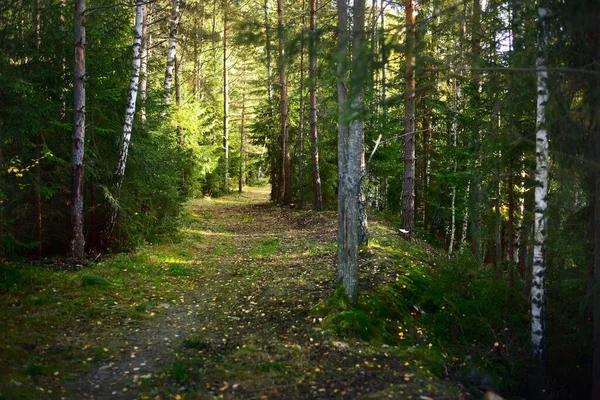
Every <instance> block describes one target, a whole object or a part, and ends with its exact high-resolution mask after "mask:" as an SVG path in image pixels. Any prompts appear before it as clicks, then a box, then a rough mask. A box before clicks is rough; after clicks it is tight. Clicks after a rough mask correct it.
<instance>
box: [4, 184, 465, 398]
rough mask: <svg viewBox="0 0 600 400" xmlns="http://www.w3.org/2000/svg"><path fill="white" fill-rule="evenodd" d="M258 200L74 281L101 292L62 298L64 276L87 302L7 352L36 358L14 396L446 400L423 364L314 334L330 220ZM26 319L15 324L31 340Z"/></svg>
mask: <svg viewBox="0 0 600 400" xmlns="http://www.w3.org/2000/svg"><path fill="white" fill-rule="evenodd" d="M267 200H268V188H248V189H246V192H244V194H242V195H237V194H232V195H229V196H225V197H222V198H219V199H201V200H194V201H192V202H190V205H189V211H190V212H189V215H188V217H187V221H186V223H185V225H184V226H183V227H182V229H181V232H180V234H179V237H178V238H177V240H175V241H173V242H171V243H163V244H148V245H146V246H143V247H142V248H140V249H139V250H138V251H137V252H136V254H133V255H120V256H116V257H114V258H113V259H110V260H107V261H105V262H103V263H100V264H98V265H97V266H93V267H91V268H90V269H89V270H83V271H82V272H79V273H78V278H77V279H83V276H82V274H84V273H85V274H92V273H93V274H96V275H98V276H101V277H104V278H105V279H107V280H108V281H110V282H111V285H110V286H107V287H102V286H99V287H96V286H93V285H92V286H88V285H85V286H83V287H80V288H79V289H78V290H80V291H85V292H78V293H77V294H67V293H66V292H67V291H69V290H73V289H72V286H79V285H73V283H74V282H77V281H74V279H75V278H74V277H73V276H72V274H73V272H68V273H67V274H71V275H66V276H70V278H68V279H66V281H69V279H70V280H71V281H70V282H71V285H69V284H68V282H67V283H66V284H65V287H64V288H62V289H61V288H58V289H53V291H54V293H55V294H56V293H61V292H62V295H61V297H60V298H59V300H61V302H63V301H69V300H66V299H68V298H76V297H77V298H83V299H84V300H82V301H83V302H84V303H85V298H86V296H88V297H87V300H88V302H87V303H86V304H83V305H82V307H84V308H81V309H78V308H74V309H71V311H69V313H68V315H67V316H66V317H65V318H63V319H59V318H57V317H56V313H55V312H53V314H54V315H55V316H54V319H51V318H50V319H48V317H46V318H43V319H44V320H45V321H46V323H47V324H48V325H50V326H51V327H52V328H54V329H52V330H50V329H49V330H48V332H45V333H41V332H31V334H32V335H34V336H35V337H36V339H35V342H34V341H33V340H34V339H30V340H28V339H26V335H25V336H19V337H16V336H15V337H14V338H13V339H12V340H14V341H16V342H19V341H20V343H18V344H17V345H16V346H13V348H17V349H19V348H20V349H21V350H22V349H23V348H24V345H23V343H25V344H28V346H29V350H31V347H33V348H35V350H36V354H37V355H36V357H37V358H35V363H34V364H32V365H39V366H41V367H40V371H43V372H42V373H39V374H37V375H36V376H35V377H34V378H33V379H31V377H29V378H28V379H31V382H27V383H25V384H24V383H23V382H22V381H17V380H16V379H12V380H11V381H10V385H13V386H16V387H13V388H12V389H13V390H14V392H12V393H15V396H16V397H18V396H19V395H20V393H27V394H29V393H31V392H28V391H27V389H28V387H29V386H30V387H29V389H31V390H34V391H33V393H38V394H39V393H40V392H41V393H42V394H41V395H40V398H94V399H108V398H142V399H154V398H164V399H166V398H176V399H180V398H201V399H204V398H207V399H208V398H244V399H246V398H250V399H263V398H265V399H267V398H268V399H275V398H277V399H296V398H297V399H304V398H357V397H358V398H374V399H379V398H398V399H405V398H415V399H429V398H431V399H443V398H455V397H454V395H455V394H456V393H457V391H456V389H455V386H454V385H453V384H452V383H451V382H449V381H441V380H439V379H437V378H434V377H432V376H431V375H430V374H424V373H422V372H424V371H420V370H419V368H423V367H422V366H421V367H419V361H418V358H417V359H416V360H410V361H411V365H410V366H408V365H409V362H408V361H409V359H407V357H406V355H402V354H401V353H400V352H395V351H394V349H393V348H390V347H389V346H383V347H373V346H370V345H369V344H367V343H365V342H361V341H359V340H352V339H344V340H342V339H339V338H336V337H335V336H334V335H333V334H332V333H330V332H328V331H326V330H325V329H323V328H322V327H321V323H320V319H319V318H318V316H315V315H316V314H315V312H314V309H315V308H316V307H324V305H323V302H324V300H325V299H326V298H327V297H328V296H331V295H332V293H333V291H334V289H335V283H334V278H335V256H336V222H337V220H336V217H335V212H322V213H313V212H311V211H303V210H289V209H282V208H277V207H275V206H273V205H271V204H269V203H268V202H267ZM374 272H378V273H379V274H382V273H383V271H374ZM363 276H364V275H363ZM373 276H375V275H373ZM378 279H380V278H378ZM63 280H65V279H63ZM82 282H83V280H82ZM363 282H367V284H368V279H367V278H366V277H365V278H364V279H363ZM52 285H55V284H54V283H53V284H52ZM56 285H59V283H56ZM58 304H61V303H60V302H59V303H58ZM94 307H95V308H94ZM90 308H92V309H93V310H92V311H93V312H92V311H90ZM33 310H34V309H32V311H31V312H33ZM36 310H37V311H36V312H37V313H38V315H39V313H41V312H44V311H43V310H44V308H43V307H42V308H37V309H36ZM94 310H95V311H94ZM25 314H27V313H25ZM11 318H14V320H15V321H18V320H19V316H18V315H16V314H15V315H13V316H12V317H11ZM23 318H27V315H25V316H23ZM25 321H26V320H23V321H21V323H19V322H17V325H16V326H18V327H19V326H20V328H19V329H21V330H26V329H27V328H26V327H24V324H26V322H25ZM60 324H63V325H60ZM40 325H43V324H42V323H41V321H37V324H36V325H32V327H33V326H36V328H35V329H43V328H39V326H40ZM46 327H48V326H46ZM32 329H33V328H32ZM32 343H34V344H32ZM19 346H20V347H19ZM15 351H16V350H15ZM22 354H23V353H22ZM0 356H2V357H7V356H6V355H3V354H0ZM13 357H24V355H17V354H14V355H13ZM27 357H29V356H27ZM410 358H412V357H410ZM22 363H23V361H21V364H19V365H20V366H21V368H23V364H22ZM46 365H50V366H46ZM16 368H17V367H16V364H15V369H16ZM27 368H29V367H27ZM54 369H56V370H57V372H55V373H52V371H53V370H54ZM59 372H60V373H59ZM13 376H16V375H13ZM5 389H6V388H5ZM7 393H9V395H8V398H11V395H10V393H11V392H10V391H9V392H7ZM5 394H6V393H5ZM1 397H2V389H1V386H0V398H1Z"/></svg>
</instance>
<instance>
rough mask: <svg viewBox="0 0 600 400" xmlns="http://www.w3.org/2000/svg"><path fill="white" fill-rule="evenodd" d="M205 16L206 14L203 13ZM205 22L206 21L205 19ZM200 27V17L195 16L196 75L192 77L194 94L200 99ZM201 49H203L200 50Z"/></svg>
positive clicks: (195, 97)
mask: <svg viewBox="0 0 600 400" xmlns="http://www.w3.org/2000/svg"><path fill="white" fill-rule="evenodd" d="M202 14H204V6H203V7H202ZM202 17H203V18H204V15H202ZM203 22H204V21H203ZM199 29H200V23H199V19H198V17H195V18H194V76H193V79H192V94H193V96H194V99H198V92H199V90H198V89H199V82H200V81H199V75H200V59H199V54H200V52H199V49H198V31H199ZM200 51H201V50H200Z"/></svg>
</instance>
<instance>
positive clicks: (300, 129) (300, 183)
mask: <svg viewBox="0 0 600 400" xmlns="http://www.w3.org/2000/svg"><path fill="white" fill-rule="evenodd" d="M305 14H306V1H305V0H302V30H303V31H304V29H305V28H306V18H305ZM298 113H299V119H300V121H299V123H298V187H299V195H298V208H300V209H301V208H303V207H304V35H303V36H302V39H301V41H300V105H299V112H298Z"/></svg>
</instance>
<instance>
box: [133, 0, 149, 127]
mask: <svg viewBox="0 0 600 400" xmlns="http://www.w3.org/2000/svg"><path fill="white" fill-rule="evenodd" d="M142 19H143V21H142V50H141V57H142V60H141V66H140V87H139V91H140V103H141V104H140V106H141V107H140V118H141V120H142V122H146V88H147V86H148V79H147V75H148V55H149V52H148V48H149V35H148V25H149V24H148V22H149V21H148V4H146V3H144V4H143V18H142ZM134 46H135V44H134ZM134 54H135V48H134Z"/></svg>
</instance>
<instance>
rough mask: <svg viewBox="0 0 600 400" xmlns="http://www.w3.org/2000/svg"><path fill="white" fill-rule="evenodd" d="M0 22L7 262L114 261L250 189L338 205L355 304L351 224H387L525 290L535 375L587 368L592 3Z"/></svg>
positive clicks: (257, 9) (81, 1) (230, 6)
mask: <svg viewBox="0 0 600 400" xmlns="http://www.w3.org/2000/svg"><path fill="white" fill-rule="evenodd" d="M0 15H1V16H2V18H1V19H0V49H1V51H0V93H2V95H0V250H1V253H2V254H3V256H4V257H17V256H19V257H23V256H28V257H33V258H37V259H43V258H44V257H49V256H56V255H69V257H72V258H73V259H75V260H77V261H81V260H83V259H84V258H85V257H86V256H87V255H90V254H103V253H106V252H107V251H116V250H122V249H127V248H132V247H134V246H135V245H137V244H139V243H142V242H144V241H153V240H156V239H157V238H159V237H160V236H161V235H164V234H167V233H169V232H170V231H173V230H174V229H176V227H177V218H178V216H179V215H180V213H181V212H183V204H184V201H185V199H186V198H188V197H193V196H199V195H202V194H209V195H220V194H223V193H227V192H228V191H230V190H231V189H230V188H231V187H232V186H233V185H234V184H232V183H233V182H235V181H237V185H238V191H239V192H243V187H244V185H246V184H253V183H256V182H260V181H263V180H264V178H265V177H266V178H268V180H269V182H270V184H271V188H272V192H271V200H272V201H273V202H275V203H276V204H278V205H281V206H284V207H290V206H297V207H306V206H307V205H311V206H312V208H313V209H314V210H315V211H319V210H321V209H323V208H336V207H337V208H338V211H339V214H338V218H339V231H338V234H339V246H338V272H339V273H338V275H339V277H340V279H341V280H342V282H343V286H344V288H345V290H346V294H347V296H348V298H349V299H350V300H351V301H356V299H357V298H358V296H359V293H358V282H359V279H360V277H359V274H358V270H359V264H360V258H359V256H358V251H359V247H360V245H361V244H365V243H367V242H368V233H367V232H368V230H367V214H368V213H371V214H377V215H379V214H381V213H383V214H388V215H394V219H395V220H396V221H397V223H398V228H399V232H400V233H401V235H402V236H403V237H404V238H405V239H406V240H423V239H425V240H427V241H428V242H430V243H432V244H434V245H435V246H437V247H439V248H441V249H444V251H446V252H447V253H448V255H449V256H451V257H473V258H474V259H475V260H477V261H478V262H479V263H483V264H486V265H489V267H490V268H491V269H493V270H494V271H495V274H496V276H497V278H498V279H506V280H507V281H508V282H509V284H510V285H511V286H512V287H514V289H515V293H522V295H524V296H529V295H531V303H532V308H531V321H532V322H531V326H532V328H531V332H530V333H531V342H532V351H533V353H534V354H535V355H536V356H537V357H538V358H539V359H540V360H545V362H547V363H548V364H549V366H550V368H549V369H550V370H553V371H559V372H556V373H557V374H559V375H560V374H562V375H561V376H567V375H569V374H571V375H569V376H571V378H572V379H576V378H575V377H573V374H572V372H569V371H568V370H567V369H568V368H572V366H573V365H580V366H582V367H581V368H582V369H590V370H591V366H592V357H591V356H590V354H592V348H594V349H595V350H594V351H595V352H594V353H593V354H594V359H595V360H596V365H598V364H600V350H599V346H596V347H592V340H591V338H592V336H593V334H594V331H595V334H596V335H597V336H596V337H597V338H600V336H599V335H600V328H598V323H599V321H600V317H599V316H598V313H599V311H598V310H599V309H600V307H598V304H599V303H598V302H599V301H600V300H599V298H600V296H598V295H597V287H598V279H600V278H599V276H600V217H598V215H600V211H598V210H600V173H599V171H598V160H599V159H600V147H599V146H600V92H599V90H600V89H598V88H599V87H600V31H599V28H598V26H600V7H599V6H598V4H597V3H596V2H592V1H587V0H568V1H564V2H560V3H556V2H554V3H553V2H547V1H545V0H540V1H539V2H537V3H536V2H525V1H521V0H505V1H500V0H488V1H481V0H470V1H460V2H452V1H447V0H423V1H418V2H417V1H413V0H406V1H405V3H404V4H399V3H396V2H388V1H385V0H381V1H379V0H374V1H372V2H371V3H370V4H368V3H365V2H364V1H359V0H355V1H354V2H352V3H351V4H350V5H349V4H347V2H345V1H338V2H337V3H335V2H332V1H330V0H326V1H322V2H318V1H317V0H309V1H308V2H306V1H302V2H290V1H285V0H278V1H277V2H274V1H270V0H265V1H264V3H262V2H261V3H258V2H249V1H248V2H244V1H241V0H222V1H216V0H213V1H204V0H185V1H184V0H169V1H167V0H155V1H142V0H137V1H135V2H125V3H122V2H115V1H112V0H87V4H86V1H85V0H74V1H67V0H61V1H54V2H43V1H41V0H9V1H5V2H3V4H2V5H0ZM307 116H308V118H307ZM69 138H71V140H69ZM69 171H70V172H69ZM31 221H33V223H31ZM592 277H593V278H592ZM545 316H547V317H545ZM594 321H595V322H594ZM594 327H595V329H594ZM561 337H562V338H561ZM558 338H561V339H560V340H559V339H558ZM597 342H600V339H598V340H597ZM567 344H568V346H567ZM565 352H568V353H569V354H571V356H570V357H571V360H570V362H568V363H567V362H565V357H564V356H563V355H564V353H565ZM599 371H600V368H596V372H595V374H596V375H595V376H596V379H595V380H594V381H593V382H596V383H597V382H600V378H599V377H598V374H600V372H599ZM586 377H587V378H585V379H584V381H585V384H586V385H589V383H590V382H592V380H591V378H590V377H589V376H587V375H586ZM580 379H581V378H580ZM594 390H596V392H595V393H599V392H598V391H600V388H598V387H595V389H594Z"/></svg>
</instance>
